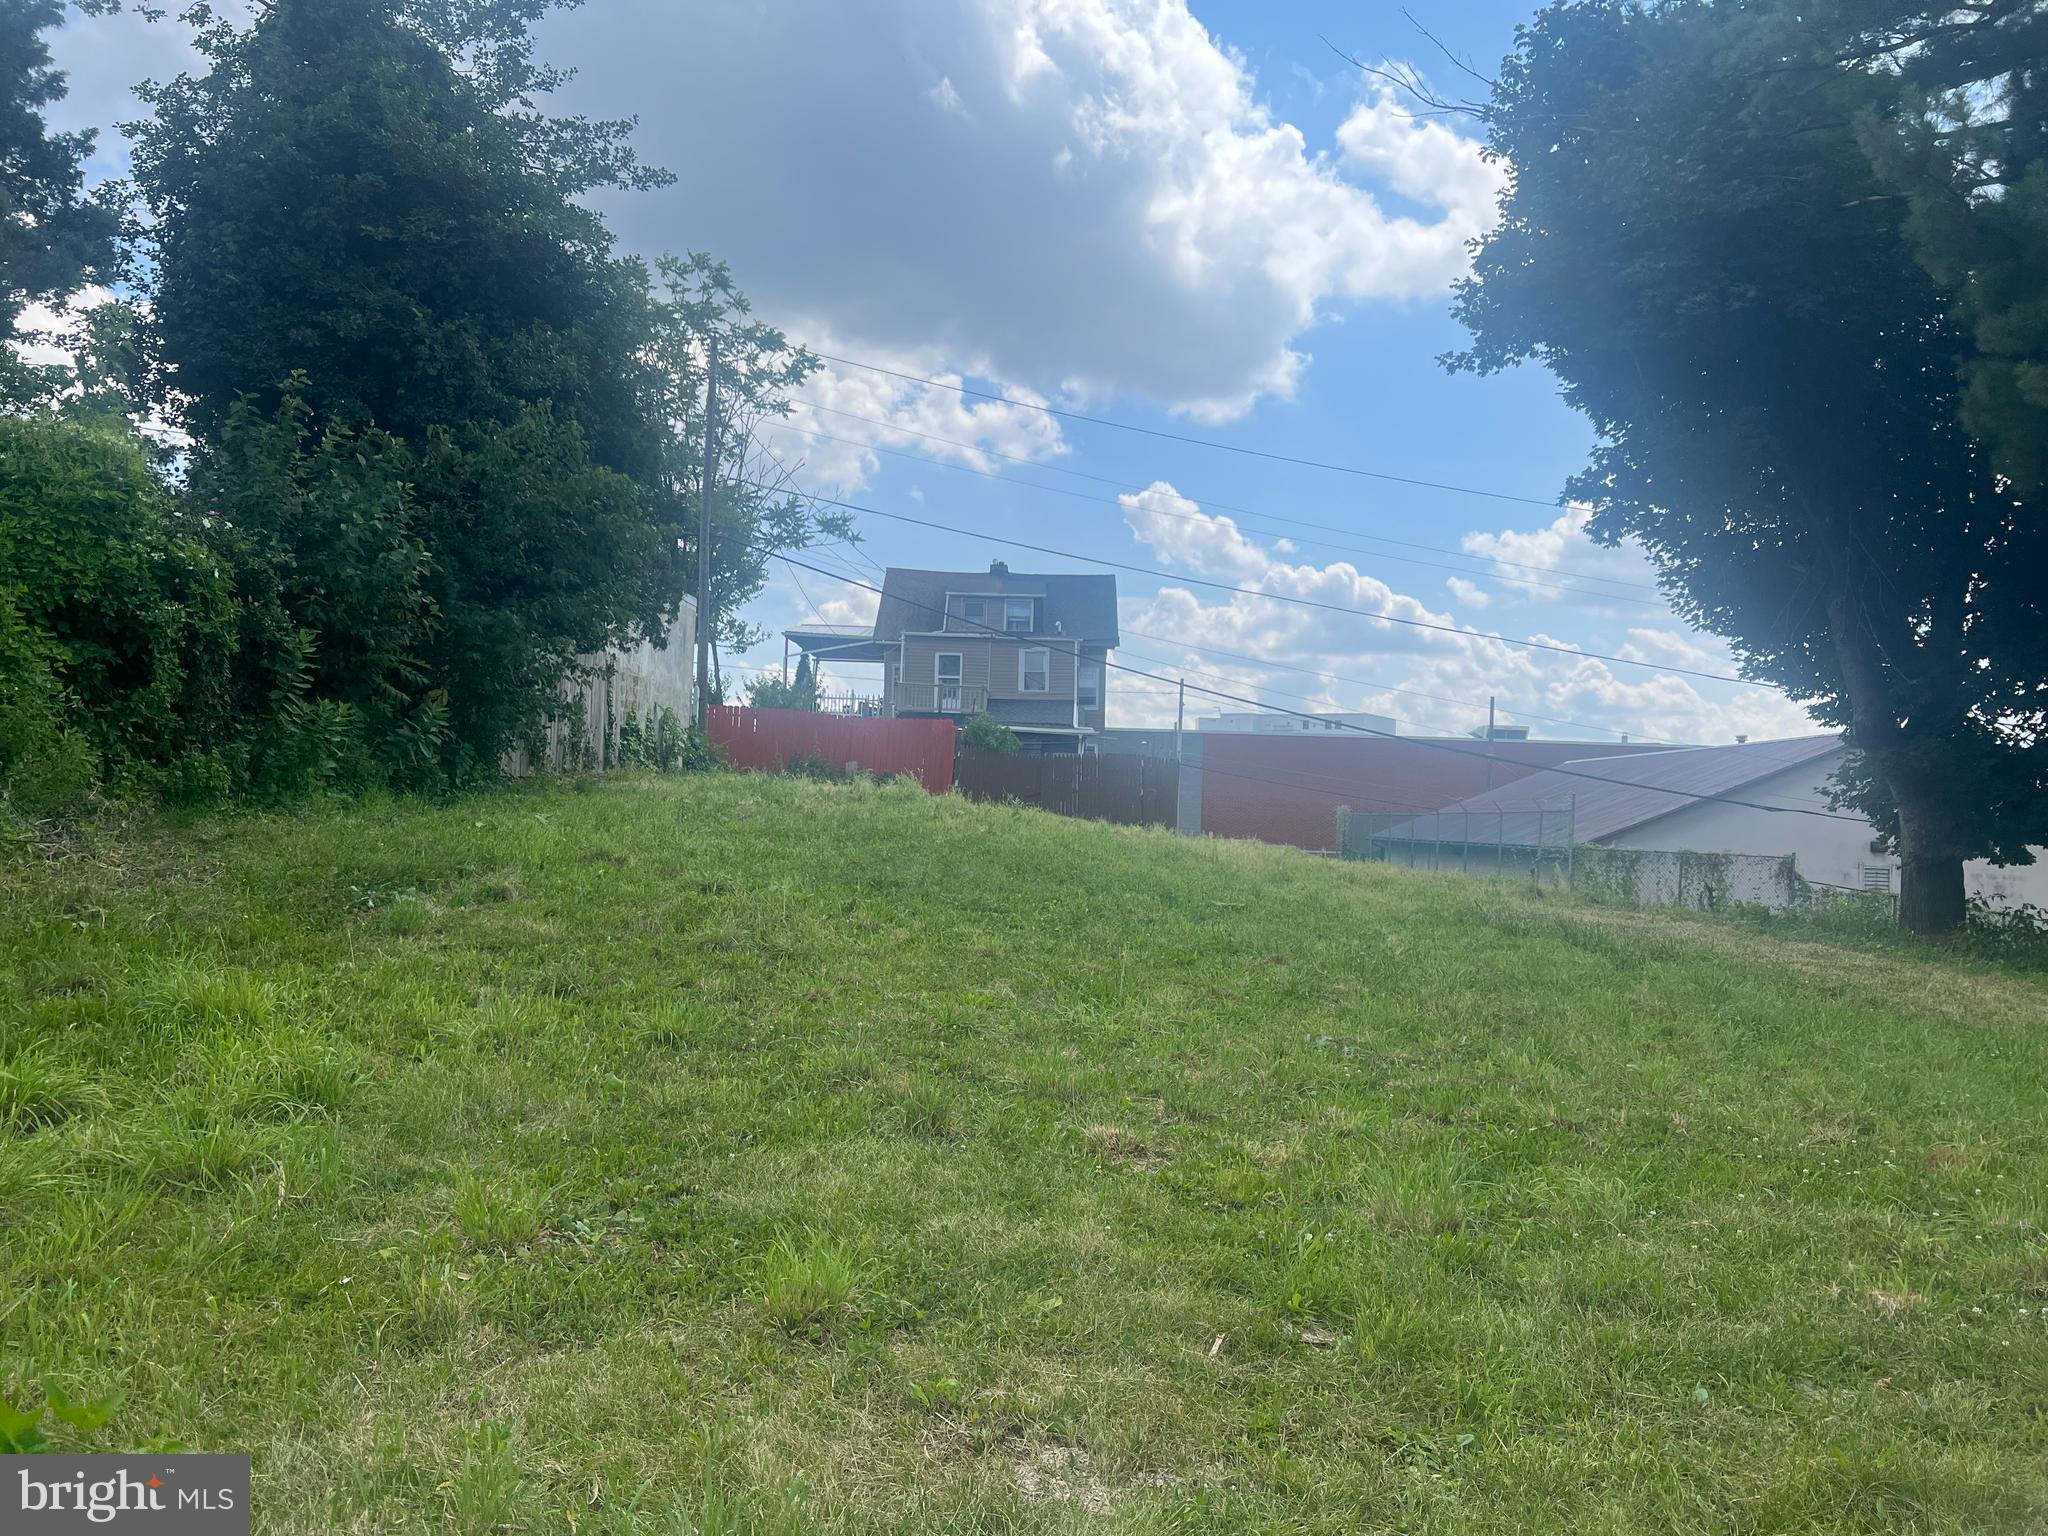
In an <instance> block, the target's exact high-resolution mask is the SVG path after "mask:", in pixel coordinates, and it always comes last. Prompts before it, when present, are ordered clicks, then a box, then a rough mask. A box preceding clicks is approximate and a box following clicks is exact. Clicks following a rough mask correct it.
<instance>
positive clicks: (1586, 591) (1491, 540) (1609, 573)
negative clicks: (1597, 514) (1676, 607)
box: [1459, 504, 1668, 615]
mask: <svg viewBox="0 0 2048 1536" xmlns="http://www.w3.org/2000/svg"><path fill="white" fill-rule="evenodd" d="M1592 516H1593V512H1592V509H1591V508H1590V507H1586V506H1583V505H1579V504H1574V505H1572V506H1569V507H1566V508H1565V509H1564V510H1563V511H1562V512H1560V513H1559V514H1558V515H1557V516H1556V517H1555V518H1554V519H1552V520H1551V521H1550V522H1549V523H1546V524H1545V525H1544V526H1542V527H1540V528H1531V529H1514V528H1509V529H1502V530H1500V531H1499V532H1485V531H1480V532H1475V533H1468V534H1466V535H1465V536H1464V538H1463V539H1461V540H1460V541H1459V548H1461V549H1463V550H1464V551H1465V553H1467V554H1469V555H1478V556H1481V557H1482V558H1484V559H1487V560H1490V561H1492V562H1493V573H1494V575H1496V576H1498V577H1500V578H1502V579H1504V580H1508V581H1511V582H1515V583H1519V584H1520V585H1517V586H1515V587H1513V588H1512V589H1511V590H1510V591H1508V592H1503V593H1501V594H1499V595H1500V596H1501V597H1503V598H1508V597H1512V598H1514V599H1516V600H1519V601H1521V602H1527V603H1534V602H1553V603H1554V602H1569V603H1571V604H1573V605H1574V606H1577V607H1580V608H1584V609H1591V610H1594V611H1606V612H1610V613H1614V614H1617V615H1618V614H1624V613H1627V612H1628V611H1629V610H1631V609H1640V607H1641V604H1642V603H1643V602H1644V601H1649V602H1651V603H1653V604H1655V605H1656V606H1657V607H1658V608H1660V609H1663V607H1664V605H1663V601H1662V598H1661V595H1660V594H1659V593H1658V591H1657V589H1656V584H1657V568H1656V567H1655V566H1654V565H1652V564H1651V563H1650V557H1649V556H1648V555H1647V554H1646V553H1645V552H1644V550H1643V547H1642V546H1641V545H1640V544H1638V543H1636V542H1635V541H1634V540H1633V539H1630V540H1626V541H1624V542H1623V543H1621V544H1618V545H1612V546H1610V545H1606V544H1598V543H1595V542H1594V540H1593V537H1592V535H1591V534H1590V533H1588V532H1587V531H1586V528H1587V524H1588V523H1589V522H1590V521H1591V520H1592ZM1535 583H1540V584H1541V585H1534V584H1535ZM1665 611H1666V612H1667V613H1668V610H1665Z"/></svg>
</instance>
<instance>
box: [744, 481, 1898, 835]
mask: <svg viewBox="0 0 2048 1536" xmlns="http://www.w3.org/2000/svg"><path fill="white" fill-rule="evenodd" d="M819 499H820V500H828V501H829V500H830V498H829V497H821V498H819ZM766 553H768V554H769V555H771V556H772V557H773V558H775V559H777V560H780V561H781V562H782V563H783V564H785V565H793V566H798V567H801V568H802V569H804V570H807V571H815V572H817V573H818V574H819V575H821V576H835V575H838V573H837V572H834V571H829V570H826V569H825V568H824V567H822V566H816V565H809V564H806V563H805V562H804V561H801V560H798V559H796V558H795V557H794V556H793V555H788V554H784V553H782V552H781V551H780V550H769V551H766ZM840 579H841V580H845V581H850V582H852V585H854V586H859V587H866V588H867V589H868V590H869V591H870V592H873V593H874V594H875V595H876V596H878V597H879V596H881V595H882V589H881V588H880V587H876V586H871V585H869V584H868V583H867V582H864V581H852V578H850V577H840ZM897 600H898V601H899V602H902V603H904V604H906V605H907V606H909V607H912V608H922V609H923V610H924V611H925V612H927V613H934V614H938V615H939V616H940V617H941V618H942V619H946V620H948V621H951V620H954V619H958V622H960V623H962V624H965V625H968V626H969V627H970V628H972V629H977V630H981V631H982V632H984V633H986V634H989V635H994V636H998V637H1000V638H1003V639H1009V640H1014V639H1015V638H1016V637H1015V636H1014V635H1013V634H1011V633H1010V632H1008V631H1006V630H1001V629H997V628H996V627H995V626H994V625H993V624H981V623H976V622H975V621H974V620H971V619H966V618H960V617H959V616H958V615H952V614H948V613H947V612H946V610H945V609H944V608H941V607H939V606H937V605H936V604H932V603H926V602H920V601H917V600H916V599H913V598H907V597H903V596H902V595H901V594H899V595H898V599H897ZM1077 650H1078V643H1077ZM1102 664H1103V666H1104V667H1106V668H1108V669H1110V670H1111V671H1116V672H1128V673H1130V674H1132V675H1133V676H1136V677H1144V678H1149V679H1151V680H1152V681H1153V682H1156V683H1174V682H1179V683H1180V685H1181V686H1182V687H1185V688H1188V689H1190V690H1192V691H1193V692H1195V693H1200V694H1206V695H1208V696H1209V697H1210V698H1214V699H1224V700H1227V701H1228V702H1230V703H1232V704H1244V705H1248V706H1249V707H1250V708H1252V709H1263V710H1266V711H1268V712H1270V713H1272V714H1276V715H1288V716H1291V717H1292V718H1294V719H1296V720H1314V721H1317V722H1318V723H1320V724H1335V725H1336V726H1338V728H1339V729H1341V730H1346V731H1355V732H1357V733H1358V734H1360V735H1364V736H1373V737H1378V738H1380V739H1381V740H1385V741H1399V742H1402V743H1404V744H1405V745H1407V746H1411V747H1415V748H1418V749H1420V750H1422V751H1433V752H1455V753H1457V754H1458V755H1459V756H1460V757H1462V758H1465V759H1467V760H1470V759H1471V758H1472V756H1473V755H1474V753H1473V750H1472V748H1468V747H1465V746H1463V745H1459V744H1454V743H1452V742H1446V741H1430V740H1428V739H1426V738H1421V737H1415V736H1402V735H1399V734H1398V733H1396V732H1394V731H1381V730H1376V729H1374V728H1373V727H1372V726H1369V725H1356V724H1354V723H1352V722H1351V721H1348V720H1339V721H1334V722H1332V721H1329V720H1328V718H1327V717H1325V716H1318V715H1312V714H1309V713H1307V712H1305V711H1303V710H1299V709H1287V708H1285V707H1283V706H1282V705H1278V704H1267V703H1263V702H1262V701H1260V700H1258V699H1248V698H1245V697H1244V696H1243V695H1241V694H1234V693H1225V692H1223V691H1222V690H1221V689H1219V688H1204V687H1203V686H1202V685H1201V684H1199V683H1188V682H1185V681H1184V680H1180V679H1175V678H1171V677H1167V676H1165V675H1163V674H1161V673H1158V672H1147V671H1146V670H1145V669H1144V668H1142V667H1128V666H1125V665H1124V664H1123V663H1121V662H1115V661H1110V660H1108V659H1107V658H1105V659H1104V661H1103V663H1102ZM1475 745H1476V743H1475ZM1488 745H1491V743H1489V744H1488ZM1202 771H1203V772H1207V771H1208V769H1207V768H1206V767H1204V768H1203V769H1202ZM1542 771H1543V772H1545V773H1554V774H1557V775H1558V776H1559V777H1561V778H1568V779H1584V780H1586V781H1587V782H1588V783H1592V784H1607V785H1613V786H1617V787H1619V788H1622V789H1635V790H1642V789H1648V790H1650V791H1652V792H1653V793H1656V794H1661V795H1670V796H1672V797H1673V798H1675V799H1680V800H1690V801H1695V802H1711V803H1713V804H1715V805H1733V806H1740V807H1741V808H1742V809H1744V810H1751V811H1765V812H1768V813H1770V814H1771V815H1774V816H1814V817H1818V818H1820V819H1822V820H1825V821H1852V822H1856V823H1858V824H1859V825H1863V824H1866V823H1865V821H1864V818H1863V817H1861V816H1845V815H1842V814H1841V813H1840V812H1838V811H1819V810H1807V809H1804V808H1802V807H1799V806H1792V805H1766V804H1764V803H1762V802H1761V801H1756V800H1738V799H1736V798H1735V797H1733V796H1731V795H1710V794H1702V793H1699V792H1698V791H1695V790H1687V789H1667V788H1665V787H1664V786H1662V785H1645V784H1638V783H1635V782H1633V781H1631V780H1628V779H1610V778H1607V777H1605V776H1604V775H1602V774H1597V773H1586V772H1583V771H1581V770H1577V769H1573V768H1570V767H1565V766H1557V767H1551V768H1545V769H1543V770H1542ZM1267 782H1274V783H1277V782H1279V781H1277V780H1271V781H1267ZM1297 787H1299V786H1297ZM1425 814H1429V813H1425Z"/></svg>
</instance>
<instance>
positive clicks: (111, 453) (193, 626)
mask: <svg viewBox="0 0 2048 1536" xmlns="http://www.w3.org/2000/svg"><path fill="white" fill-rule="evenodd" d="M236 625H237V620H236V612H235V601H234V594H233V591H232V588H231V585H230V583H229V581H228V579H227V577H226V576H225V575H224V574H223V572H222V570H221V568H220V562H219V560H218V558H217V551H216V550H215V549H214V548H213V547H212V545H211V543H210V541H209V540H208V539H207V538H206V536H205V533H204V530H203V529H202V528H201V527H200V526H198V522H197V520H196V519H195V518H194V517H193V516H192V515H191V513H190V510H189V509H188V508H186V507H184V506H181V505H180V503H179V502H178V500H177V498H176V497H174V496H173V495H172V494H171V492H170V491H169V490H168V489H167V488H166V487H165V485H164V484H163V482H162V481H161V480H160V479H159V478H158V476H157V474H156V472H155V470H154V468H153V467H152V465H151V464H150V461H149V457H148V455H147V454H146V453H145V451H144V450H143V447H142V445H141V444H140V443H139V441H138V440H137V439H136V438H135V437H134V436H133V434H132V433H130V432H129V431H128V430H127V429H126V427H125V425H120V426H116V425H111V424H86V423H80V422H74V421H66V420H62V419H60V418H57V417H54V416H51V415H48V414H34V415H18V416H5V417H0V777H6V778H10V779H11V778H15V777H16V776H18V775H20V774H22V773H33V774H34V775H35V776H37V777H39V778H41V779H43V780H44V781H45V782H48V781H49V774H48V772H47V768H46V765H47V763H48V762H49V761H51V760H52V759H62V760H69V761H76V762H81V763H83V765H84V767H83V771H82V774H81V775H79V776H78V779H79V781H78V782H76V783H74V784H73V785H72V786H71V788H72V790H73V791H76V790H79V789H82V788H84V787H86V785H88V784H89V783H90V781H91V779H92V778H93V777H94V776H95V775H96V774H98V773H100V772H102V771H103V772H104V773H105V774H106V775H107V776H108V777H109V778H111V779H115V780H128V781H131V782H139V783H141V784H149V783H153V782H159V781H160V779H161V776H162V774H163V773H164V772H165V771H166V770H169V769H171V768H173V767H174V766H175V765H177V764H178V763H179V761H180V760H181V759H184V758H187V757H188V756H190V755H192V754H194V753H207V752H210V751H212V750H213V749H215V748H218V747H220V746H221V745H223V744H224V743H226V742H228V741H229V740H230V738H231V737H232V735H233V733H234V729H235V723H236V722H235V719H234V712H233V706H232V699H231V696H230V693H229V660H230V658H231V656H232V655H233V652H234V649H235V644H236ZM80 745H82V746H84V747H85V748H87V749H88V750H87V751H85V752H84V753H80V752H79V751H78V750H77V748H78V746H80ZM219 787H221V788H225V787H226V785H225V783H224V782H223V783H222V784H221V785H220V786H219ZM30 798H31V799H32V800H38V801H41V802H42V803H41V805H40V806H39V807H38V808H40V809H51V810H55V809H62V808H63V806H62V805H61V804H60V803H59V802H60V801H62V800H64V799H66V798H69V797H68V796H59V795H53V794H49V793H42V794H39V795H36V796H32V797H30Z"/></svg>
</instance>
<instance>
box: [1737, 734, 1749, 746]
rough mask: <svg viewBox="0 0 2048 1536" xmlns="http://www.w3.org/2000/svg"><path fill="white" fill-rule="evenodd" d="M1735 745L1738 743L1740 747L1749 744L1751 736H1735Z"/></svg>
mask: <svg viewBox="0 0 2048 1536" xmlns="http://www.w3.org/2000/svg"><path fill="white" fill-rule="evenodd" d="M1735 745H1737V746H1738V747H1746V746H1748V745H1749V738H1748V737H1747V736H1738V737H1736V738H1735Z"/></svg>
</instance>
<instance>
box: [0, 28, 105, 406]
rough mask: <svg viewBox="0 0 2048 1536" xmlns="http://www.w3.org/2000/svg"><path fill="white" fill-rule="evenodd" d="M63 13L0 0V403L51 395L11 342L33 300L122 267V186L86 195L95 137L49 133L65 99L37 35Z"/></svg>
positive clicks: (46, 375)
mask: <svg viewBox="0 0 2048 1536" xmlns="http://www.w3.org/2000/svg"><path fill="white" fill-rule="evenodd" d="M63 21H64V5H63V0H7V3H6V4H4V5H0V403H6V404H14V405H20V404H23V403H26V402H29V401H33V400H37V399H41V398H44V397H47V396H48V395H50V394H51V393H52V392H53V391H54V389H55V387H56V384H57V378H56V377H55V376H54V375H53V373H52V371H51V370H48V369H44V368H38V367H35V366H32V365H28V364H24V363H23V362H22V361H21V359H20V358H19V357H18V355H17V354H16V353H15V351H14V350H13V348H12V347H9V346H7V345H6V343H7V342H9V341H12V340H15V339H17V338H18V337H19V336H20V325H21V317H22V312H23V311H24V310H25V309H26V308H27V307H28V306H29V305H31V304H34V303H39V302H46V301H50V300H61V299H64V298H66V297H68V296H69V295H71V294H72V293H74V292H76V291H77V290H78V289H79V288H81V287H83V286H84V285H85V284H87V283H93V282H102V281H106V280H109V279H110V278H112V277H113V276H114V275H115V273H116V270H117V267H118V245H117V236H118V233H119V228H120V219H119V213H118V193H117V192H116V191H115V190H114V189H106V190H103V191H101V192H99V193H96V194H93V195H88V194H87V193H86V190H85V161H86V159H87V157H88V156H90V155H91V153H92V147H93V139H94V135H93V134H92V133H91V132H90V131H89V130H88V131H84V132H79V133H56V134H53V133H51V132H50V131H49V125H48V124H47V123H46V122H45V121H44V117H43V113H44V109H45V108H47V107H48V106H50V104H51V103H53V102H57V101H61V100H63V98H64V93H65V84H64V75H63V73H62V72H61V71H59V70H56V69H53V68H51V65H50V50H49V48H48V46H47V45H46V44H45V42H44V40H43V34H44V33H45V32H47V31H49V30H50V29H51V28H52V27H56V26H61V25H62V24H63Z"/></svg>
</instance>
